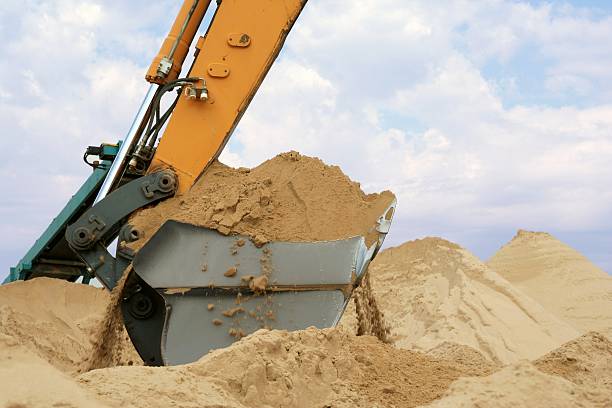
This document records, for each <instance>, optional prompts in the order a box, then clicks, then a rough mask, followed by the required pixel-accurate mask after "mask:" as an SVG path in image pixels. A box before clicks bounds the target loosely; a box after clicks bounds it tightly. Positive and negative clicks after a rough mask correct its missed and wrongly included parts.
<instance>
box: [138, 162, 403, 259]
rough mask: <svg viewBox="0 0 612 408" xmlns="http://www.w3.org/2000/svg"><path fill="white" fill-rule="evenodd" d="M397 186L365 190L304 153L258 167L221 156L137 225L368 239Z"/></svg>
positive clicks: (259, 238)
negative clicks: (168, 223) (231, 163)
mask: <svg viewBox="0 0 612 408" xmlns="http://www.w3.org/2000/svg"><path fill="white" fill-rule="evenodd" d="M394 198H395V197H394V196H393V194H392V193H391V192H388V191H385V192H383V193H381V194H369V195H366V194H364V193H363V191H361V188H360V186H359V184H358V183H355V182H353V181H351V180H350V179H349V178H348V177H347V176H346V175H345V174H344V173H343V172H342V170H340V168H339V167H337V166H328V165H326V164H325V163H323V162H322V161H321V160H319V159H317V158H312V157H307V156H302V155H300V154H299V153H297V152H289V153H283V154H280V155H278V156H276V157H274V158H272V159H270V160H268V161H266V162H264V163H262V164H261V165H259V166H257V167H255V168H253V169H246V168H240V169H234V168H231V167H228V166H225V165H224V164H221V163H219V162H215V163H213V164H211V166H210V167H209V168H208V169H207V170H206V171H205V172H204V173H203V175H202V176H201V177H200V179H199V180H198V182H196V184H195V185H194V186H193V187H192V188H191V190H189V192H187V193H186V194H184V195H181V196H177V197H174V198H171V199H168V200H165V201H163V202H161V203H160V204H158V205H157V206H155V207H152V208H148V209H145V210H142V211H140V212H139V213H138V214H137V215H136V216H134V217H133V218H132V219H131V220H130V223H131V224H132V225H133V226H134V227H136V228H137V229H138V230H140V231H141V232H144V238H142V239H140V240H138V241H136V242H134V243H132V244H130V245H131V247H132V248H135V249H137V248H139V247H141V246H142V245H143V244H144V243H145V242H146V240H147V239H149V238H150V237H151V236H152V235H153V234H154V233H155V231H156V230H157V229H158V228H159V227H160V226H161V225H162V224H163V223H164V221H166V220H168V219H172V220H177V221H182V222H186V223H191V224H194V225H199V226H204V227H207V228H211V229H216V230H218V231H219V232H221V233H223V234H226V235H227V234H244V235H247V236H249V237H251V239H252V240H253V242H255V243H256V244H263V243H266V242H268V241H301V242H303V241H321V240H336V239H343V238H348V237H353V236H357V235H362V236H364V237H366V238H367V241H368V242H369V243H371V242H373V241H374V240H375V239H376V238H377V234H376V233H375V230H374V228H375V227H376V221H377V220H378V218H379V217H381V216H382V215H384V213H385V210H386V209H387V207H388V206H389V205H390V204H391V203H392V201H393V200H394Z"/></svg>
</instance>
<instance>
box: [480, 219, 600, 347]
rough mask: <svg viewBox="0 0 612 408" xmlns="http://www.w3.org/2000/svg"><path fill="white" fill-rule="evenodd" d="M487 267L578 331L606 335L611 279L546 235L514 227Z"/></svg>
mask: <svg viewBox="0 0 612 408" xmlns="http://www.w3.org/2000/svg"><path fill="white" fill-rule="evenodd" d="M488 265H489V266H490V267H491V268H492V269H494V270H495V271H497V272H498V273H499V274H500V275H502V276H503V277H504V278H506V279H507V280H508V281H509V282H511V283H512V284H513V285H514V286H516V287H517V288H519V289H521V290H522V291H523V292H525V293H527V294H528V295H529V296H530V297H532V298H533V299H535V300H536V301H537V302H539V303H540V304H542V305H543V306H544V307H545V308H546V309H547V310H549V311H550V312H551V313H554V314H555V315H557V316H558V317H559V318H561V319H562V320H564V321H566V322H568V323H569V324H571V325H572V326H574V327H575V328H577V329H578V330H579V331H581V332H582V333H584V332H587V331H591V330H595V331H599V332H602V333H605V334H607V335H608V336H611V335H612V277H611V276H609V275H608V274H606V273H605V272H604V271H602V270H601V269H599V268H598V267H596V266H595V265H593V264H592V263H591V262H590V261H589V260H588V259H587V258H585V257H584V256H582V255H581V254H580V253H578V252H577V251H575V250H574V249H572V248H571V247H569V246H567V245H565V244H564V243H562V242H560V241H559V240H557V239H556V238H554V237H553V236H552V235H550V234H547V233H544V232H529V231H519V232H518V233H517V235H516V236H515V237H514V238H513V239H512V241H510V242H509V243H508V244H506V245H504V246H503V247H502V248H501V249H500V250H499V251H498V252H497V253H496V254H495V255H494V256H493V257H492V258H491V260H489V262H488Z"/></svg>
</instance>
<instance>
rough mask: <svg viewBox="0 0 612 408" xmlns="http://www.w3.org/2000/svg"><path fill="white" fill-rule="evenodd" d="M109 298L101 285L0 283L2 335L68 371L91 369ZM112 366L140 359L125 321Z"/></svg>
mask: <svg viewBox="0 0 612 408" xmlns="http://www.w3.org/2000/svg"><path fill="white" fill-rule="evenodd" d="M110 300H111V297H110V296H109V293H108V292H107V291H106V290H105V289H102V288H95V287H93V286H88V285H82V284H77V283H70V282H66V281H63V280H60V279H51V278H37V279H33V280H29V281H18V282H13V283H10V284H8V285H3V286H0V334H4V335H6V336H8V337H10V338H11V339H13V340H12V342H17V345H19V346H20V347H21V348H23V349H27V350H30V353H34V354H35V355H37V356H38V357H40V359H41V360H44V361H47V362H49V363H50V364H51V365H53V366H54V367H55V368H57V369H59V370H61V371H63V372H65V373H69V374H74V373H78V372H82V371H86V370H88V369H89V368H91V367H90V363H89V362H88V361H89V360H90V358H91V355H92V352H93V350H94V346H95V345H96V344H97V343H99V339H100V337H101V336H100V331H101V328H102V327H103V322H105V321H106V317H105V313H106V310H107V309H108V308H109V305H110V303H111V302H110ZM114 328H115V330H116V331H118V332H119V333H117V334H116V335H115V338H116V339H118V340H117V341H116V343H115V344H113V348H114V352H113V356H120V357H121V358H119V357H117V358H115V360H114V361H113V362H112V363H113V365H120V364H128V363H129V362H130V361H132V363H134V362H136V363H138V362H140V358H139V357H138V354H137V353H136V351H135V350H134V347H133V346H132V343H131V342H130V340H129V339H128V337H127V333H126V332H125V329H124V327H123V323H122V322H121V321H119V325H115V326H114Z"/></svg>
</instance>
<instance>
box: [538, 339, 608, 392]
mask: <svg viewBox="0 0 612 408" xmlns="http://www.w3.org/2000/svg"><path fill="white" fill-rule="evenodd" d="M534 364H535V366H536V367H537V368H539V369H540V370H541V371H543V372H545V373H548V374H554V375H558V376H561V377H563V378H565V379H566V380H568V381H571V382H573V383H575V384H579V385H585V386H588V387H590V388H591V389H596V388H601V389H603V390H608V394H612V341H610V340H609V339H608V338H607V337H606V336H604V335H602V334H600V333H596V332H589V333H587V334H585V335H583V336H581V337H579V338H577V339H575V340H572V341H570V342H568V343H566V344H564V345H563V346H561V347H559V348H558V349H556V350H554V351H551V352H550V353H548V354H546V355H544V356H542V357H540V358H539V359H538V360H536V361H535V362H534Z"/></svg>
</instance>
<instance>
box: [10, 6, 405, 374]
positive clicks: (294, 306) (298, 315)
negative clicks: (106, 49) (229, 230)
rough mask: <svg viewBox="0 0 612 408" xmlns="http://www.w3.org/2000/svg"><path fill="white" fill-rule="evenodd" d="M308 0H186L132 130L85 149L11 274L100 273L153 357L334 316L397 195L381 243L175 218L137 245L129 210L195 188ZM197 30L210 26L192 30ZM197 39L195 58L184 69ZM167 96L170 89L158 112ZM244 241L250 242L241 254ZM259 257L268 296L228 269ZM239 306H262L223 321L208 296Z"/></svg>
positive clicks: (188, 353) (140, 346)
mask: <svg viewBox="0 0 612 408" xmlns="http://www.w3.org/2000/svg"><path fill="white" fill-rule="evenodd" d="M306 1H307V0H217V1H216V3H217V4H216V7H215V5H211V0H185V1H184V2H183V4H182V6H181V8H180V10H179V13H178V15H177V17H176V19H175V21H174V23H173V25H172V28H171V30H170V32H169V34H168V36H167V37H166V39H165V40H164V42H163V43H162V46H161V49H160V51H159V53H158V54H157V56H156V57H155V58H154V59H153V61H152V63H151V65H150V67H149V69H148V71H147V72H146V75H145V78H146V81H148V82H149V83H150V87H149V90H148V92H147V93H146V95H145V97H144V101H143V102H142V105H141V106H140V108H139V110H138V112H137V113H136V116H135V118H134V121H133V123H132V125H131V127H130V128H129V131H128V133H127V135H126V136H125V138H124V139H123V140H122V141H120V142H118V143H116V144H101V145H100V146H89V147H87V148H86V150H85V153H84V156H83V159H84V161H85V162H86V163H87V164H89V165H90V166H91V167H93V172H92V173H91V175H90V176H89V178H88V179H87V180H86V181H85V182H84V183H83V185H82V186H81V187H80V188H79V190H78V191H77V192H76V194H75V195H74V196H73V197H72V198H71V199H70V200H69V201H68V203H67V204H66V205H65V207H64V208H63V209H62V210H61V212H60V213H59V214H58V215H57V216H56V217H55V219H54V220H53V221H52V222H51V224H50V225H49V226H48V228H47V229H46V230H45V231H44V233H43V234H42V235H41V236H40V237H39V239H38V240H37V241H36V242H35V244H34V245H33V246H32V247H31V248H30V250H29V251H28V252H27V253H26V254H25V256H24V257H23V258H22V259H21V261H20V262H19V263H18V264H17V266H15V267H14V268H11V270H10V274H9V276H8V278H7V279H6V281H5V283H7V282H13V281H16V280H28V279H34V278H37V277H52V278H58V279H64V280H67V281H71V282H76V281H80V282H83V283H85V284H87V283H89V282H90V280H91V279H92V278H96V279H97V280H98V281H99V282H100V283H101V284H102V285H103V286H104V287H105V288H106V289H108V290H109V291H111V290H113V289H115V290H119V291H120V294H119V296H120V297H119V298H118V299H119V302H120V309H121V314H122V317H123V321H124V324H125V327H126V329H127V332H128V334H129V336H130V339H131V340H132V342H133V344H134V346H135V348H136V350H137V351H138V353H139V354H140V356H141V357H142V359H143V361H144V362H145V364H147V365H152V366H160V365H176V364H183V363H188V362H192V361H195V360H197V359H199V358H200V357H201V356H202V355H204V354H206V353H207V352H208V351H210V350H212V349H216V348H221V347H226V346H228V345H230V344H231V343H232V342H233V341H236V339H237V338H239V337H241V336H242V335H246V334H249V333H252V332H254V331H256V330H258V329H260V328H261V327H271V328H278V329H286V330H297V329H304V328H306V327H309V326H316V327H321V328H322V327H332V326H334V325H336V324H337V322H338V321H339V319H340V317H341V316H342V313H343V312H344V309H345V307H346V305H347V303H348V301H349V299H350V297H351V293H352V291H353V289H354V288H355V287H356V286H357V285H358V284H359V282H360V279H361V278H362V277H363V276H364V273H365V272H366V270H367V267H368V265H369V263H370V261H371V260H372V259H373V258H374V256H375V255H376V253H377V252H378V250H379V249H380V247H381V245H382V243H383V240H384V238H385V236H386V234H387V232H388V231H389V227H390V224H391V221H392V214H393V210H394V207H395V202H393V203H392V204H391V205H390V206H389V208H388V209H387V210H385V212H384V213H383V214H381V216H380V218H379V219H378V221H377V223H376V225H375V226H373V228H374V230H375V231H376V232H377V233H378V239H377V241H376V242H375V243H374V244H370V245H369V246H367V245H366V243H365V240H364V238H363V237H360V236H357V237H352V238H348V239H342V240H336V241H319V242H270V243H267V244H266V245H264V246H263V247H258V246H256V245H254V244H253V243H252V242H251V241H250V240H249V238H248V237H240V236H231V235H230V236H226V235H222V234H220V233H218V232H217V231H215V230H211V229H207V228H204V227H200V226H196V225H191V224H186V223H181V222H177V221H173V220H169V221H166V222H165V223H164V224H163V225H162V227H161V228H160V229H159V230H158V231H157V232H156V233H155V234H154V235H153V236H151V237H148V240H147V242H146V244H145V245H144V246H142V247H141V248H140V249H139V250H138V251H135V250H132V249H130V246H129V245H128V244H129V243H133V242H134V241H136V240H138V239H141V238H142V237H141V233H140V231H138V229H136V228H134V227H133V226H131V225H130V223H129V219H130V216H131V215H132V214H134V213H135V212H136V211H138V210H139V209H142V208H144V207H147V206H151V205H154V204H156V203H158V202H160V201H161V200H164V199H167V198H169V197H172V196H174V195H177V194H183V193H185V192H186V191H189V189H190V188H191V187H192V186H193V185H194V183H195V182H196V181H198V180H199V178H200V177H201V176H202V174H203V173H204V171H205V170H206V168H207V166H209V165H210V164H211V163H212V162H213V161H214V160H215V159H217V158H218V156H219V154H220V153H221V151H222V150H223V148H224V146H225V145H226V143H227V142H228V139H229V138H230V136H231V135H232V132H233V131H234V129H235V128H236V126H237V125H238V122H239V121H240V118H241V117H242V115H243V114H244V113H245V111H246V109H247V107H248V106H249V103H250V102H251V100H252V99H253V97H254V95H255V93H256V91H257V89H258V88H259V86H260V84H261V83H262V81H263V80H264V78H265V76H266V74H267V73H268V71H269V69H270V67H271V66H272V64H273V62H274V61H275V59H276V58H277V56H278V55H279V52H280V51H281V49H282V47H283V44H284V42H285V39H286V38H287V35H288V34H289V32H290V30H291V28H292V27H293V25H294V23H295V22H296V20H297V18H298V16H299V15H300V13H301V12H302V10H303V8H304V6H305V5H306ZM207 13H210V15H209V17H210V18H208V19H206V18H205V17H206V16H207ZM203 21H209V23H208V26H207V27H201V26H202V25H203ZM204 28H205V30H204ZM200 29H202V31H204V32H205V34H204V35H203V36H200V37H199V38H197V40H196V38H195V37H196V34H197V33H198V31H199V30H200ZM194 43H195V46H194V47H193V48H194V58H193V62H192V63H191V65H190V67H188V69H187V70H186V74H184V75H183V76H181V73H182V72H183V70H184V69H183V65H184V63H185V59H186V57H187V55H188V53H189V51H190V49H192V44H194ZM168 95H173V98H174V99H172V102H171V103H170V104H169V107H167V108H163V109H162V106H168V104H165V105H164V104H163V103H162V100H163V98H164V97H165V96H168ZM92 158H96V159H95V160H92ZM204 181H205V180H204ZM237 239H240V240H241V242H244V243H245V244H244V246H243V247H242V248H241V250H240V252H239V253H238V254H235V253H234V254H232V251H231V248H232V247H235V245H236V240H237ZM113 247H114V250H113ZM109 249H110V250H109ZM111 252H114V253H111ZM263 259H265V260H266V263H267V265H268V266H271V268H272V270H273V271H274V272H273V273H274V283H273V284H272V283H271V284H270V285H269V286H268V287H266V288H265V291H263V292H261V291H254V290H252V289H251V288H249V286H248V285H245V284H244V283H243V282H240V283H236V281H235V280H234V279H231V278H228V277H227V276H225V274H224V272H225V271H227V270H228V268H230V267H231V266H232V265H235V264H237V263H239V264H240V268H241V270H245V271H247V272H248V271H252V274H253V275H257V271H260V268H262V260H263ZM202 265H207V269H208V272H207V273H206V274H203V273H202ZM238 303H241V304H245V303H248V305H249V309H250V310H255V311H261V312H262V313H261V315H259V316H257V315H256V313H253V315H252V316H248V315H247V314H245V313H240V316H242V317H240V318H237V317H236V316H233V315H232V313H230V314H229V316H228V317H227V324H225V325H224V326H222V325H221V324H220V323H219V322H214V324H211V318H210V314H209V313H208V310H209V309H210V307H211V304H214V305H216V306H217V307H218V308H219V309H220V310H223V309H227V310H234V311H236V308H237V306H236V305H237V304H238ZM228 326H231V327H233V329H230V330H229V331H228ZM232 330H233V331H232Z"/></svg>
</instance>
